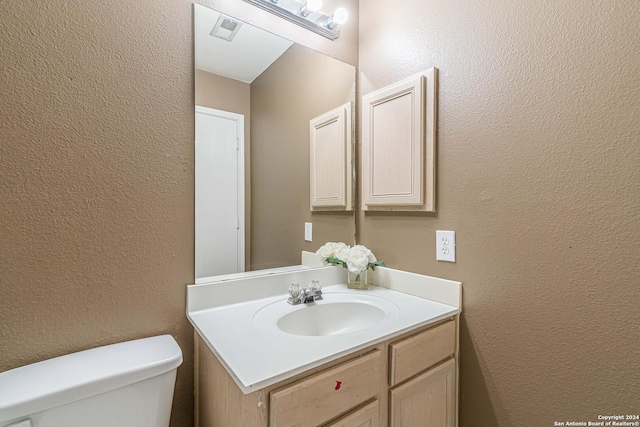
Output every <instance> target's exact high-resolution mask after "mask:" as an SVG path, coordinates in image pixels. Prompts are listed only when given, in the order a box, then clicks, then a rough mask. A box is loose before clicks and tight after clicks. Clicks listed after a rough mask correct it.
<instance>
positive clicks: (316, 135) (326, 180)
mask: <svg viewBox="0 0 640 427" xmlns="http://www.w3.org/2000/svg"><path fill="white" fill-rule="evenodd" d="M351 108H352V105H351V103H350V102H348V103H346V104H344V105H341V106H340V107H338V108H336V109H333V110H331V111H329V112H327V113H325V114H323V115H321V116H319V117H316V118H314V119H311V120H310V121H309V131H310V134H309V139H310V147H309V150H310V153H311V159H310V162H311V163H310V172H311V177H310V183H311V188H310V191H311V193H310V194H311V210H312V211H315V210H344V211H350V210H353V206H352V205H353V170H352V166H353V165H352V163H353V152H352V151H353V147H352V145H351V132H352V123H351Z"/></svg>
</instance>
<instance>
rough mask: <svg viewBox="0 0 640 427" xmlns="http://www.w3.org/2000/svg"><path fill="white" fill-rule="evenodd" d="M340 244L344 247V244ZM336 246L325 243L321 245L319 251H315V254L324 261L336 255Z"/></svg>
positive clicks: (331, 243) (333, 243)
mask: <svg viewBox="0 0 640 427" xmlns="http://www.w3.org/2000/svg"><path fill="white" fill-rule="evenodd" d="M342 244H343V245H344V243H342ZM336 245H338V243H335V242H327V243H325V244H324V245H322V246H321V247H320V249H318V250H317V251H316V253H317V254H318V255H320V256H321V257H322V258H323V259H324V260H326V259H327V258H333V257H334V256H335V253H336Z"/></svg>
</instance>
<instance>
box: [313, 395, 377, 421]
mask: <svg viewBox="0 0 640 427" xmlns="http://www.w3.org/2000/svg"><path fill="white" fill-rule="evenodd" d="M379 411H380V408H379V405H378V401H377V400H374V401H373V402H371V403H369V404H367V405H365V406H363V407H362V408H360V409H356V410H355V411H353V412H350V413H348V414H347V415H345V416H344V417H341V418H340V419H338V420H336V421H334V422H332V423H329V424H327V425H326V426H324V427H378V425H379V424H378V419H379Z"/></svg>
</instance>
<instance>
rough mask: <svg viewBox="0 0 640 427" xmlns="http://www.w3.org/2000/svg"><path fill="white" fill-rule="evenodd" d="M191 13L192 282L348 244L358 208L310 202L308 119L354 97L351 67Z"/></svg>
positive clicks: (198, 9)
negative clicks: (318, 208)
mask: <svg viewBox="0 0 640 427" xmlns="http://www.w3.org/2000/svg"><path fill="white" fill-rule="evenodd" d="M194 17H195V18H194V22H195V24H194V32H195V34H194V43H195V68H196V69H195V103H196V125H195V126H196V142H195V145H196V148H195V153H196V154H195V155H196V159H195V167H196V182H195V184H196V229H195V232H196V242H195V243H196V254H195V258H196V280H197V281H198V282H204V281H206V280H207V278H208V277H211V276H217V275H222V274H229V273H236V272H242V271H253V270H262V269H269V268H275V267H284V266H292V265H297V264H300V254H301V251H303V250H307V251H312V252H313V251H315V250H316V249H317V248H318V247H320V246H321V245H322V244H324V243H325V242H327V241H342V242H346V243H348V244H352V243H353V242H354V240H355V216H354V213H353V212H311V210H310V208H309V200H310V199H309V198H310V190H309V186H310V181H309V175H310V173H309V163H310V161H309V157H310V153H309V121H310V120H311V119H312V118H315V117H317V116H320V115H321V114H323V113H325V112H327V111H330V110H332V109H334V108H336V107H338V106H340V105H344V104H346V103H348V102H351V103H352V104H354V103H355V76H356V70H355V67H353V66H351V65H348V64H345V63H343V62H341V61H338V60H336V59H334V58H331V57H329V56H327V55H324V54H321V53H319V52H316V51H313V50H311V49H309V48H307V47H304V46H302V45H299V44H296V43H293V42H291V41H289V40H286V39H283V38H282V37H279V36H277V35H274V34H272V33H269V32H267V31H264V30H262V29H260V28H256V27H254V26H252V25H249V24H247V23H244V22H242V21H240V20H238V19H235V18H234V17H230V16H226V15H222V14H220V13H219V12H217V11H215V10H212V9H209V8H207V7H205V6H201V5H198V4H194ZM351 132H353V130H351ZM305 222H309V223H311V224H312V241H311V242H308V241H305V233H304V226H305Z"/></svg>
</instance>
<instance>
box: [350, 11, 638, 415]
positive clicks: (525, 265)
mask: <svg viewBox="0 0 640 427" xmlns="http://www.w3.org/2000/svg"><path fill="white" fill-rule="evenodd" d="M359 19H360V52H359V58H360V62H359V66H360V70H359V71H360V74H359V77H360V79H361V80H360V82H361V85H360V91H361V94H367V93H369V92H371V91H373V90H375V89H378V88H380V87H383V86H385V85H387V84H390V83H392V82H395V81H397V80H399V79H402V78H404V77H407V76H409V75H412V74H413V73H417V72H419V71H421V70H424V69H426V68H428V67H432V66H435V67H438V68H439V69H440V91H439V96H440V100H439V128H438V131H439V135H438V150H437V153H438V158H437V165H438V166H437V167H438V171H437V210H438V211H437V213H436V214H435V215H417V214H414V215H408V214H393V215H391V214H380V213H378V214H373V213H372V214H362V213H361V214H359V232H358V234H359V242H361V243H362V244H364V245H366V246H368V247H370V248H371V249H372V250H373V251H374V253H375V254H376V255H377V256H378V257H379V258H380V259H383V260H384V261H386V262H387V264H388V265H389V266H390V267H394V268H400V269H406V270H409V271H415V272H419V273H426V274H430V275H434V276H439V277H445V278H449V279H455V280H461V281H462V282H463V288H464V307H463V316H462V318H463V323H462V330H461V354H462V357H461V363H462V365H461V400H460V402H461V423H460V425H461V426H462V427H485V426H486V427H495V426H502V427H510V426H527V427H529V426H541V427H542V426H551V425H553V422H554V421H563V422H564V421H581V420H583V421H589V420H591V421H597V416H598V415H599V414H603V415H606V414H609V415H611V414H637V413H638V411H639V410H640V406H638V405H639V403H638V402H640V392H639V390H638V384H640V345H638V343H639V342H640V310H638V303H639V302H640V286H639V277H640V261H639V260H640V78H639V76H640V54H639V52H640V37H638V22H640V4H639V3H638V2H635V1H627V0H606V1H603V0H597V1H589V2H587V1H575V0H574V1H570V2H566V1H559V2H511V1H506V0H495V1H490V2H486V1H483V2H480V1H471V2H470V1H457V0H455V1H438V0H407V1H405V2H403V4H402V7H398V5H397V3H393V2H388V1H386V0H367V1H366V2H361V4H360V17H359ZM436 229H440V230H456V232H457V235H456V237H457V262H456V263H455V264H450V263H444V262H437V261H435V230H436Z"/></svg>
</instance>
